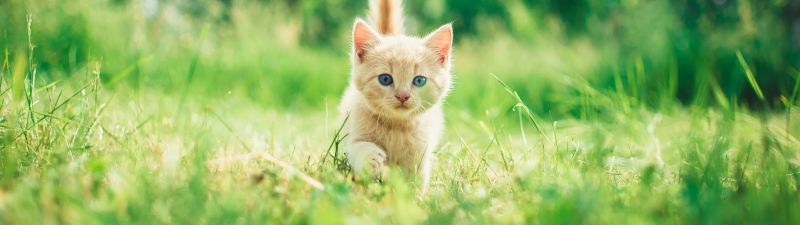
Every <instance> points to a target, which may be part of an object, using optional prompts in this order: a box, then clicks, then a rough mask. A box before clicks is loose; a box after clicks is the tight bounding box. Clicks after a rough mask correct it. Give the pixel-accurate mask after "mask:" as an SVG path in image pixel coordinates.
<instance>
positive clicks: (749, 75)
mask: <svg viewBox="0 0 800 225" xmlns="http://www.w3.org/2000/svg"><path fill="white" fill-rule="evenodd" d="M736 58H738V59H739V64H741V65H742V69H744V74H745V75H746V76H747V81H748V82H750V86H751V87H753V91H755V92H756V95H757V96H758V99H760V100H761V101H762V102H764V101H766V98H764V93H763V92H762V91H761V87H759V86H758V82H756V77H755V75H753V71H752V70H750V66H749V65H747V61H745V60H744V56H742V51H741V50H736Z"/></svg>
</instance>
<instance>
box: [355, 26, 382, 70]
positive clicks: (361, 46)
mask: <svg viewBox="0 0 800 225" xmlns="http://www.w3.org/2000/svg"><path fill="white" fill-rule="evenodd" d="M378 38H379V36H378V33H376V32H375V31H374V30H372V28H370V27H369V25H367V23H366V22H364V21H363V20H361V19H356V23H355V24H354V25H353V48H354V50H355V54H356V56H357V57H358V60H359V62H361V61H363V60H364V53H366V50H367V49H368V48H369V47H370V45H372V44H373V43H374V42H375V41H377V40H378Z"/></svg>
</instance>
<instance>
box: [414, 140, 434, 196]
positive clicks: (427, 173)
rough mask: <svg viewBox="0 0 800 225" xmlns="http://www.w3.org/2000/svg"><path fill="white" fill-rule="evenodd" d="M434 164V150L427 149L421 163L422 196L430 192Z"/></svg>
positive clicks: (419, 171)
mask: <svg viewBox="0 0 800 225" xmlns="http://www.w3.org/2000/svg"><path fill="white" fill-rule="evenodd" d="M432 164H433V151H432V150H431V149H429V150H427V151H425V154H424V155H422V162H420V165H419V170H418V172H417V173H418V174H419V178H420V183H421V184H422V185H420V196H421V197H424V196H425V195H427V193H428V185H429V184H430V179H431V166H432Z"/></svg>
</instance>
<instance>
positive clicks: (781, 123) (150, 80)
mask: <svg viewBox="0 0 800 225" xmlns="http://www.w3.org/2000/svg"><path fill="white" fill-rule="evenodd" d="M88 5H89V3H73V4H72V5H70V6H68V7H76V8H80V7H90V6H88ZM65 7H67V6H65ZM53 8H58V7H55V6H52V5H50V6H48V5H46V4H45V5H43V6H42V7H41V8H39V11H36V10H34V11H31V12H30V15H31V16H30V17H28V19H27V20H26V22H28V23H27V24H26V25H27V26H22V27H25V28H28V29H26V30H15V31H12V32H11V33H15V35H19V34H20V33H21V34H24V36H27V38H23V39H22V40H26V41H25V42H22V43H18V42H11V44H9V41H8V40H6V45H5V54H4V56H3V57H2V59H3V61H2V72H0V73H2V81H0V99H1V101H0V116H2V117H0V147H1V148H2V152H0V159H1V160H0V223H1V224H800V190H799V188H800V140H798V137H799V135H800V122H798V121H799V120H800V113H798V112H797V111H798V110H800V109H798V107H797V106H796V105H795V104H794V100H795V98H796V95H797V86H798V85H797V83H796V84H794V90H793V92H792V93H793V94H792V95H786V96H784V98H783V102H785V103H786V104H785V105H786V106H785V107H784V108H778V109H775V108H772V109H762V108H755V107H752V106H748V105H746V104H740V103H738V102H737V100H736V99H737V98H736V97H735V96H728V95H726V93H724V92H723V91H721V90H720V87H719V84H717V83H714V82H715V81H709V83H708V85H707V86H701V87H702V88H708V93H710V94H709V95H708V96H710V97H708V100H702V101H701V100H696V101H694V102H692V103H681V102H680V101H679V100H678V99H676V98H675V90H676V89H677V88H678V87H676V86H675V85H677V84H676V83H674V82H672V80H673V79H677V78H675V77H674V76H670V75H669V74H667V75H664V76H662V75H663V74H661V72H662V71H660V70H655V69H651V68H648V67H647V66H646V65H645V64H643V63H641V58H636V57H634V58H631V59H617V58H613V57H611V56H609V55H607V51H606V50H604V49H603V48H602V47H595V46H593V45H592V44H591V43H590V42H587V41H581V40H577V41H573V42H564V41H561V39H560V38H559V37H558V36H548V35H545V34H541V35H539V36H537V38H535V40H537V41H533V42H520V41H515V39H513V38H510V37H507V36H505V35H502V34H498V35H496V36H492V37H491V38H487V39H479V38H475V39H472V38H465V39H463V40H461V41H460V42H459V44H458V45H457V46H456V47H455V55H454V58H455V60H456V61H455V76H456V83H455V88H454V90H453V92H452V95H451V96H450V98H449V99H448V101H447V103H446V107H445V109H446V121H447V129H446V133H445V136H444V138H443V141H442V142H443V143H442V144H441V145H440V147H439V148H438V150H437V152H436V158H437V160H436V163H435V164H434V170H433V171H434V172H433V176H432V180H431V188H430V193H429V194H428V195H427V196H424V197H420V196H418V195H417V193H416V190H415V188H416V187H415V186H414V184H413V182H408V181H406V180H405V179H403V178H402V175H401V174H398V173H393V174H391V175H390V176H389V177H388V179H385V180H383V182H382V183H359V182H353V181H352V180H351V179H350V174H349V173H348V171H347V168H346V165H344V164H343V163H342V161H341V160H342V159H343V155H342V153H340V152H339V150H338V148H337V147H338V145H337V141H338V140H340V137H341V136H343V135H344V134H338V133H337V130H338V128H339V126H340V124H341V123H342V121H343V118H342V115H339V114H338V111H337V110H336V109H337V104H338V100H339V96H340V94H341V91H342V90H343V89H344V87H345V85H346V83H347V76H348V72H349V62H348V55H347V51H346V48H342V49H344V50H339V51H337V50H330V49H320V48H317V47H313V46H311V47H310V46H303V45H302V44H298V43H296V42H295V41H293V40H294V39H293V38H295V37H294V36H292V35H290V34H291V32H282V31H284V30H292V29H295V28H292V26H289V25H287V26H281V25H274V24H273V26H268V27H266V28H264V29H256V27H259V26H260V25H259V23H256V22H252V21H257V20H256V19H254V18H256V17H257V18H259V19H260V20H267V21H279V22H285V23H282V24H292V21H284V20H281V19H280V18H281V16H280V15H279V14H273V13H274V12H276V11H280V10H279V9H270V8H257V7H253V8H246V7H245V8H237V9H235V10H238V11H237V12H238V14H236V15H238V17H236V18H234V21H235V22H236V24H238V25H237V26H236V27H234V28H230V29H229V30H224V29H223V30H221V28H220V29H218V28H217V27H213V26H205V27H203V26H200V28H199V29H196V30H192V31H191V32H186V33H188V34H186V33H181V34H169V33H167V34H163V33H162V34H160V35H155V34H153V33H155V32H153V31H148V32H145V33H147V34H150V35H152V36H155V37H152V36H148V35H139V34H137V33H136V32H131V31H130V30H134V31H137V30H138V31H143V30H148V29H153V28H151V27H146V26H144V25H142V24H145V23H144V22H141V21H138V20H135V19H134V20H128V19H114V18H119V17H113V16H109V15H114V14H121V15H128V16H129V17H124V18H137V16H136V15H137V14H136V12H135V11H134V10H130V9H125V8H103V9H102V10H94V11H90V12H87V14H86V15H85V17H86V18H89V19H86V21H88V22H87V25H86V26H87V27H88V28H87V31H86V32H87V34H86V35H87V36H90V37H92V38H93V40H97V42H94V43H92V44H91V45H92V47H91V50H90V51H92V53H91V54H89V55H91V56H90V57H88V58H87V59H86V60H85V62H83V63H66V65H67V67H69V69H67V70H45V69H40V67H44V66H48V65H52V64H47V63H46V62H42V61H37V60H35V59H37V58H38V57H33V56H41V55H45V56H47V57H49V58H64V59H68V58H69V57H57V56H48V54H53V53H50V52H49V51H50V49H49V48H48V47H50V46H47V45H46V43H44V41H43V43H42V44H38V43H36V40H38V39H37V26H42V27H46V26H48V24H50V23H52V20H51V19H52V16H48V13H49V12H51V11H48V10H53ZM271 10H274V11H271ZM263 17H268V18H263ZM92 18H110V19H106V20H94V19H92ZM248 21H249V22H248ZM42 29H43V30H44V28H42ZM127 29H130V30H127ZM7 32H8V31H7ZM131 33H133V35H129V34H131ZM286 33H289V34H286ZM543 33H546V32H543ZM286 35H288V36H286ZM342 35H344V36H346V33H343V34H342ZM6 39H8V38H6ZM154 39H158V41H154ZM488 39H491V40H492V41H486V40H488ZM342 40H344V41H346V38H343V39H342ZM28 41H29V42H28ZM131 43H132V44H131ZM120 46H121V47H120ZM342 46H346V44H342ZM332 49H337V48H335V47H334V48H332ZM56 54H57V53H56ZM730 54H731V55H734V56H735V55H736V52H735V51H732V52H730ZM509 56H513V57H509ZM739 58H740V59H741V60H738V61H736V63H739V64H738V66H739V67H740V68H741V70H742V71H745V72H744V73H745V74H747V75H748V78H749V79H750V82H747V83H746V84H747V85H746V86H745V87H746V88H748V89H751V90H753V91H754V92H756V93H760V92H761V91H760V89H761V87H760V86H758V84H757V81H758V80H759V77H761V76H762V75H761V74H759V71H757V70H751V68H750V66H748V64H749V63H748V59H749V56H748V55H743V54H741V53H739ZM531 59H537V60H531ZM618 62H625V63H629V64H630V65H631V66H630V67H629V68H625V69H622V70H621V71H622V72H620V73H619V74H617V75H615V76H616V77H615V79H614V80H615V83H614V84H613V85H607V84H604V83H602V82H601V81H598V80H597V79H595V78H593V77H592V76H591V75H592V72H593V71H595V70H594V69H595V68H597V67H604V66H611V65H615V63H618ZM637 62H638V63H637ZM626 65H627V64H626ZM666 71H669V70H666ZM655 73H658V74H657V75H659V76H662V77H667V78H665V80H663V82H662V83H659V85H658V86H657V88H649V87H650V86H647V85H643V80H645V79H646V78H647V77H651V76H655ZM787 76H789V75H787ZM794 79H797V77H796V75H795V76H794ZM798 83H800V82H798ZM609 86H610V87H609ZM756 90H759V91H756ZM769 101H771V100H766V99H765V100H760V102H759V103H758V104H764V105H767V104H768V102H769ZM337 134H338V135H337Z"/></svg>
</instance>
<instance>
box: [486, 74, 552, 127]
mask: <svg viewBox="0 0 800 225" xmlns="http://www.w3.org/2000/svg"><path fill="white" fill-rule="evenodd" d="M490 75H492V77H494V79H495V80H497V82H499V83H500V85H502V86H503V89H505V90H506V92H508V94H510V95H511V96H512V97H514V100H515V101H516V105H515V107H518V109H519V110H525V114H526V115H527V116H528V119H529V120H530V121H531V123H533V126H534V127H535V128H536V130H537V131H539V136H540V137H541V138H542V139H543V140H548V138H547V136H546V135H545V134H544V130H542V127H541V126H539V122H537V121H536V118H534V116H533V113H531V110H530V109H529V108H528V106H526V105H525V103H524V102H522V98H520V97H519V94H518V93H517V92H516V91H513V90H511V87H510V86H508V84H506V83H505V82H503V80H501V79H500V78H499V77H497V76H496V75H494V74H490Z"/></svg>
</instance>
